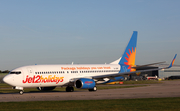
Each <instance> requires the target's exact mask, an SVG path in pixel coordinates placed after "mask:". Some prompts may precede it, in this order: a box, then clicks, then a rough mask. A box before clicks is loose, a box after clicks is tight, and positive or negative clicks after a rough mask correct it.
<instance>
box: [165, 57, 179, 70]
mask: <svg viewBox="0 0 180 111" xmlns="http://www.w3.org/2000/svg"><path fill="white" fill-rule="evenodd" d="M176 56H177V54H175V56H174V59H173V60H172V62H171V64H170V65H169V67H167V68H171V67H172V66H173V64H174V61H175V59H176Z"/></svg>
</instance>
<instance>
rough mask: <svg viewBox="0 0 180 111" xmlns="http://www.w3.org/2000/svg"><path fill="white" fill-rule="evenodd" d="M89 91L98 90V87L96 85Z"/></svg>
mask: <svg viewBox="0 0 180 111" xmlns="http://www.w3.org/2000/svg"><path fill="white" fill-rule="evenodd" d="M88 90H89V91H97V87H96V86H94V87H93V89H88Z"/></svg>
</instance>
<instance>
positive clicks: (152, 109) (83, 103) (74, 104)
mask: <svg viewBox="0 0 180 111" xmlns="http://www.w3.org/2000/svg"><path fill="white" fill-rule="evenodd" d="M179 103H180V97H177V98H149V99H117V100H71V101H40V102H38V101H36V102H1V103H0V111H31V110H33V111H37V110H38V111H57V110H58V111H85V110H86V111H109V110H110V111H120V110H121V111H144V110H146V111H179V109H180V105H179Z"/></svg>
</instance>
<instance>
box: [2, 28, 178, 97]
mask: <svg viewBox="0 0 180 111" xmlns="http://www.w3.org/2000/svg"><path fill="white" fill-rule="evenodd" d="M137 34H138V32H137V31H133V34H132V36H131V38H130V41H129V43H128V45H127V47H126V48H125V51H124V53H123V55H122V57H121V58H119V59H118V60H116V61H114V62H111V63H110V64H70V65H67V64H64V65H63V64H62V65H29V66H23V67H19V68H16V69H14V70H12V71H10V72H9V74H7V75H6V76H5V77H4V78H3V81H4V82H5V83H7V84H9V85H11V86H12V87H13V89H17V90H19V94H20V95H22V94H23V93H24V90H23V89H24V88H27V87H37V89H39V90H53V89H54V88H55V87H57V86H62V87H66V92H73V91H74V87H76V88H78V89H88V90H89V91H96V90H97V87H96V84H103V83H109V82H114V81H119V80H121V79H122V78H123V77H122V76H123V75H131V74H135V73H139V72H146V71H154V70H161V69H167V68H170V67H172V66H173V64H174V61H175V58H176V56H177V54H175V56H174V59H173V61H172V62H171V64H170V65H169V67H164V68H154V69H144V70H136V68H138V67H143V66H148V65H153V64H158V63H153V64H147V65H142V66H136V65H135V57H136V44H137ZM159 63H162V62H159Z"/></svg>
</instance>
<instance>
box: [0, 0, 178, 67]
mask: <svg viewBox="0 0 180 111" xmlns="http://www.w3.org/2000/svg"><path fill="white" fill-rule="evenodd" d="M179 4H180V1H179V0H126V1H125V0H0V16H1V17H0V52H1V53H0V70H12V69H14V68H17V67H20V66H25V65H34V64H71V63H72V62H74V64H104V63H110V62H112V61H114V60H116V59H118V58H119V57H121V55H122V54H123V52H124V50H125V47H126V45H127V43H128V41H129V39H130V37H131V35H132V33H133V31H138V41H137V52H136V64H137V65H143V64H148V63H154V62H160V61H166V62H167V64H169V63H170V62H171V60H172V59H173V57H174V55H175V54H177V58H176V61H175V64H176V65H180V34H179V31H180V7H179Z"/></svg>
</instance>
